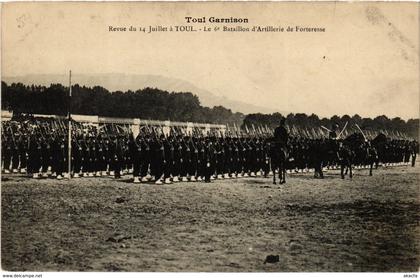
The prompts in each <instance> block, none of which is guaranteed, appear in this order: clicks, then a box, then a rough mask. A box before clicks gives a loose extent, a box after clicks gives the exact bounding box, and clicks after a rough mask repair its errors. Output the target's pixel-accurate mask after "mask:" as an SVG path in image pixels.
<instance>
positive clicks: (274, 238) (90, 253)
mask: <svg viewBox="0 0 420 278" xmlns="http://www.w3.org/2000/svg"><path fill="white" fill-rule="evenodd" d="M419 170H420V167H418V166H416V167H415V168H411V167H406V166H402V167H393V168H388V169H379V170H377V171H375V172H374V176H373V177H369V176H367V170H363V171H356V175H355V177H354V179H353V181H350V180H348V179H346V180H341V179H340V178H339V176H338V172H337V171H329V172H327V173H326V174H327V176H326V178H325V179H324V180H316V179H313V178H312V175H311V174H294V175H289V177H288V182H287V184H285V185H273V184H272V183H271V179H263V178H242V179H236V180H219V181H214V182H212V183H211V184H205V183H177V184H171V185H152V184H139V185H134V184H132V183H129V178H128V177H127V178H123V179H122V180H120V181H115V180H113V179H111V178H105V177H104V178H84V179H72V180H71V181H65V180H62V181H57V180H52V179H44V180H38V181H34V180H31V179H27V178H25V177H23V176H15V175H3V177H2V179H3V180H2V184H1V193H2V196H1V201H2V203H1V207H2V214H1V216H2V222H1V225H2V226H1V228H2V229H1V259H2V267H3V269H6V270H13V271H24V270H27V271H229V272H243V271H276V272H290V271H300V272H302V271H344V272H347V271H370V272H371V271H373V272H376V271H380V272H393V271H399V272H413V271H418V267H419V262H420V252H419V251H420V247H419V242H420V240H419V238H420V236H419V235H420V229H419V219H420V218H419V216H420V210H419V204H420V200H419V196H420V195H419V172H420V171H419ZM267 255H279V262H277V263H273V264H270V263H267V264H264V260H265V258H266V256H267Z"/></svg>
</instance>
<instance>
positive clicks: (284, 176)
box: [283, 165, 286, 183]
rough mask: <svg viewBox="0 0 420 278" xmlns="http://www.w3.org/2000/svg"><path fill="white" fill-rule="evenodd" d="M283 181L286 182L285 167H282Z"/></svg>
mask: <svg viewBox="0 0 420 278" xmlns="http://www.w3.org/2000/svg"><path fill="white" fill-rule="evenodd" d="M283 166H284V165H283ZM283 183H286V167H283Z"/></svg>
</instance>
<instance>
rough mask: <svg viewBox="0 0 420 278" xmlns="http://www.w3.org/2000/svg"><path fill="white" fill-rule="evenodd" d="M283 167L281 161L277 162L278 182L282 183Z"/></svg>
mask: <svg viewBox="0 0 420 278" xmlns="http://www.w3.org/2000/svg"><path fill="white" fill-rule="evenodd" d="M283 168H284V164H283V162H281V161H280V162H279V183H280V184H282V183H283Z"/></svg>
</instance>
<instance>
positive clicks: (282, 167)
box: [270, 139, 288, 184]
mask: <svg viewBox="0 0 420 278" xmlns="http://www.w3.org/2000/svg"><path fill="white" fill-rule="evenodd" d="M287 157H288V155H287V150H286V147H285V146H283V144H281V143H279V142H276V141H275V140H274V139H273V140H271V142H270V160H271V169H272V171H273V184H277V182H276V170H278V171H279V180H280V184H284V183H286V161H287Z"/></svg>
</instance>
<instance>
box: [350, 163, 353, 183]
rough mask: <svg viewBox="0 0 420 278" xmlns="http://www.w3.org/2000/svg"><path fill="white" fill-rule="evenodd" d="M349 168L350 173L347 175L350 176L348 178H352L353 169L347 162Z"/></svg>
mask: <svg viewBox="0 0 420 278" xmlns="http://www.w3.org/2000/svg"><path fill="white" fill-rule="evenodd" d="M349 169H350V175H349V177H350V179H352V178H353V171H352V166H351V162H350V163H349Z"/></svg>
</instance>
